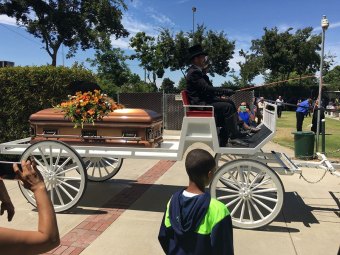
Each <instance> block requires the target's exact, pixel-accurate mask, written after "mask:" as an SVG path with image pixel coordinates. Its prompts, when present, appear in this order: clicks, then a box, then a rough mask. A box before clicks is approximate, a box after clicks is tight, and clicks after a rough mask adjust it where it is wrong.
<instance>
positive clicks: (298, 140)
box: [292, 131, 315, 160]
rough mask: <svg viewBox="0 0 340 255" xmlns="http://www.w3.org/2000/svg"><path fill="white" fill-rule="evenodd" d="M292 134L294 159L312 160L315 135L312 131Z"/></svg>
mask: <svg viewBox="0 0 340 255" xmlns="http://www.w3.org/2000/svg"><path fill="white" fill-rule="evenodd" d="M292 134H294V152H295V157H296V158H299V159H307V160H308V159H313V158H314V139H315V133H314V132H312V131H297V132H293V133H292Z"/></svg>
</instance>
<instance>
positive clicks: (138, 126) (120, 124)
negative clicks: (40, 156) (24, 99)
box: [29, 108, 163, 147]
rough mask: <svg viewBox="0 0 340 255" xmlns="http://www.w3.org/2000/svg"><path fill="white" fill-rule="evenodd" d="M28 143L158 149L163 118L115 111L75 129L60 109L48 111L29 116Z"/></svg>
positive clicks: (142, 112) (138, 111) (135, 111)
mask: <svg viewBox="0 0 340 255" xmlns="http://www.w3.org/2000/svg"><path fill="white" fill-rule="evenodd" d="M29 121H30V125H31V136H32V139H31V143H35V142H38V141H42V140H47V139H49V140H59V141H63V142H66V143H69V144H73V145H90V146H92V145H99V146H128V147H158V146H159V145H160V143H161V142H162V141H163V138H162V134H163V120H162V115H160V114H159V113H157V112H154V111H151V110H144V109H132V108H125V109H118V110H115V111H114V112H111V113H109V114H108V115H107V116H105V117H104V118H103V120H100V121H95V123H94V125H93V124H91V123H86V124H84V126H83V128H81V127H78V128H74V123H73V122H71V121H70V120H69V119H68V118H65V117H64V113H63V112H62V111H61V110H60V109H55V108H49V109H44V110H41V111H39V112H37V113H34V114H32V115H31V116H30V119H29Z"/></svg>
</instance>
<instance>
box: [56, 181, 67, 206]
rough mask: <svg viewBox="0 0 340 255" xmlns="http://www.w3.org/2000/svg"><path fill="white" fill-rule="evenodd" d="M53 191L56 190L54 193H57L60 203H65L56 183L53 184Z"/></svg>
mask: <svg viewBox="0 0 340 255" xmlns="http://www.w3.org/2000/svg"><path fill="white" fill-rule="evenodd" d="M55 191H56V193H57V196H58V198H59V201H60V203H61V204H62V205H65V203H64V199H63V197H62V196H61V195H60V192H59V188H58V185H55Z"/></svg>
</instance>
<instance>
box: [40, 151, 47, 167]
mask: <svg viewBox="0 0 340 255" xmlns="http://www.w3.org/2000/svg"><path fill="white" fill-rule="evenodd" d="M38 150H39V152H40V155H41V158H42V159H43V161H44V163H45V166H46V167H47V166H48V163H47V159H46V157H45V155H44V152H43V151H42V149H41V148H40V147H39V148H38Z"/></svg>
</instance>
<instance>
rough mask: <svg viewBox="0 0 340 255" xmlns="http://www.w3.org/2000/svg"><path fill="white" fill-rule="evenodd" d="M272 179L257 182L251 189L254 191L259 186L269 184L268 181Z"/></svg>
mask: <svg viewBox="0 0 340 255" xmlns="http://www.w3.org/2000/svg"><path fill="white" fill-rule="evenodd" d="M270 181H271V179H270V178H269V179H266V180H263V181H262V182H260V183H259V184H257V185H256V186H254V187H252V188H251V189H250V190H251V191H253V190H254V189H257V188H258V187H260V186H262V185H264V184H267V183H268V182H270Z"/></svg>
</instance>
